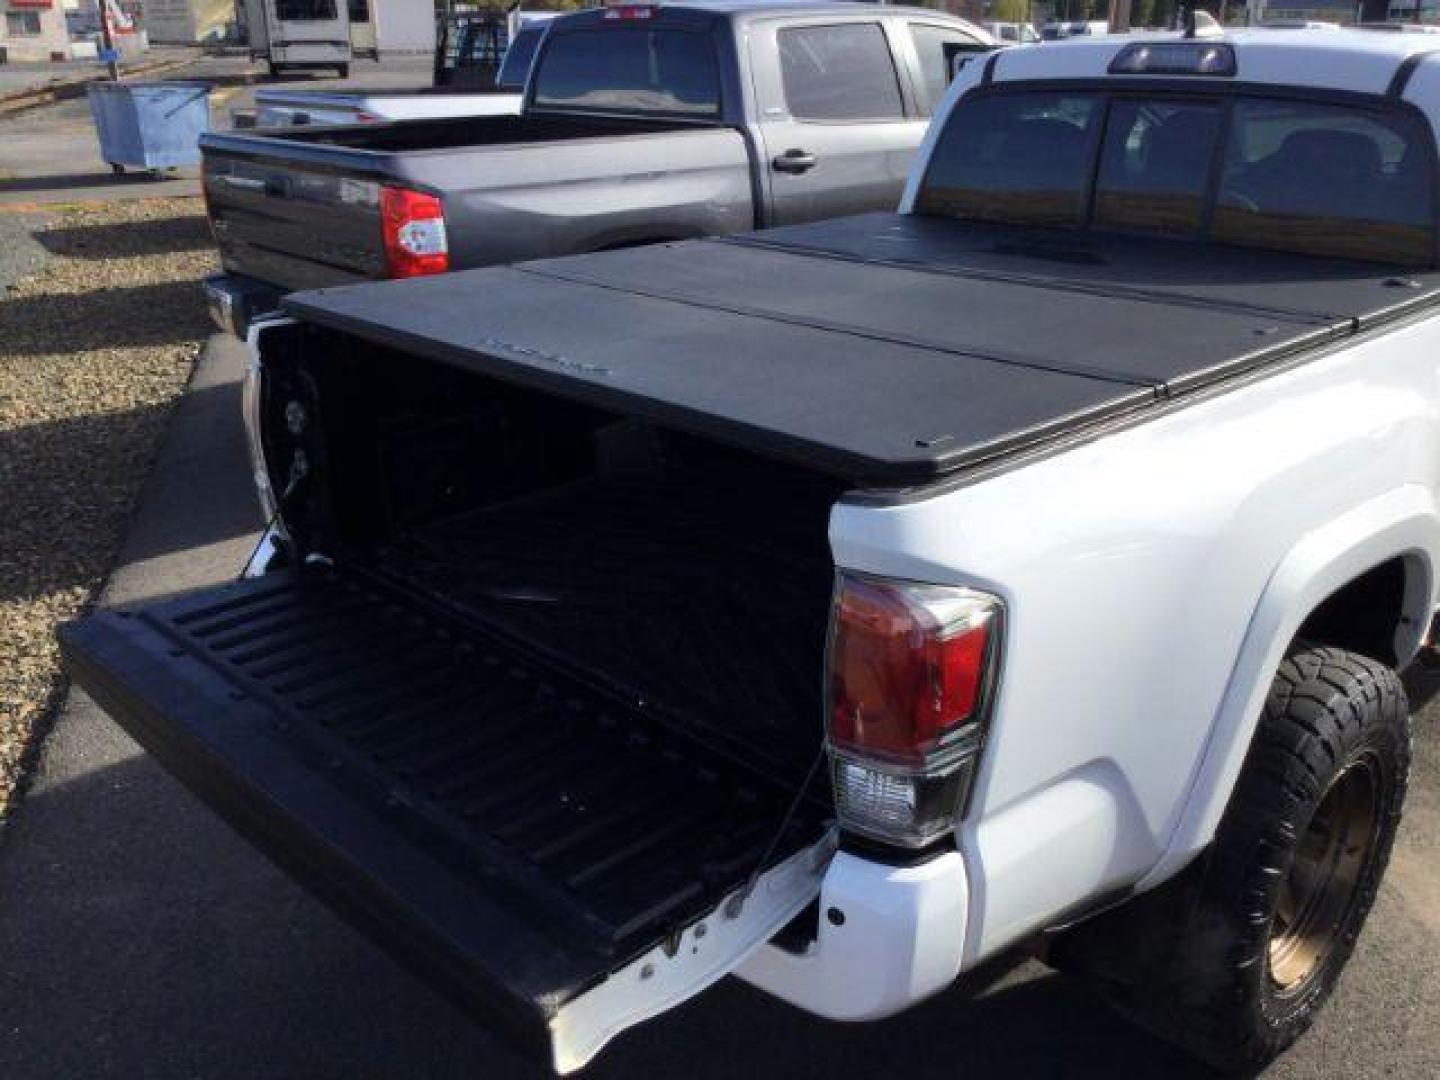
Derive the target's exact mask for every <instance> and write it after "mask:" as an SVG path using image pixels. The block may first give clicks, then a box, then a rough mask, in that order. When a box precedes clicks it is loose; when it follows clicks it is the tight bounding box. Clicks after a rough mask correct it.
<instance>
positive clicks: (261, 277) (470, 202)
mask: <svg viewBox="0 0 1440 1080" xmlns="http://www.w3.org/2000/svg"><path fill="white" fill-rule="evenodd" d="M201 148H202V150H203V152H204V153H203V156H204V169H203V172H204V175H203V183H204V187H205V194H206V200H207V208H208V213H209V215H210V220H211V224H212V226H213V229H214V232H215V238H216V242H217V244H218V245H219V248H220V257H221V261H222V263H223V265H224V268H225V270H226V271H227V272H229V273H232V274H240V275H244V276H246V277H248V278H253V279H255V280H257V281H260V282H264V283H266V284H268V285H271V286H275V287H278V288H280V289H283V290H291V289H310V288H315V287H317V286H322V285H335V284H344V283H350V282H355V281H362V280H367V279H380V278H384V277H386V276H387V270H386V265H385V254H384V239H383V232H382V227H381V221H380V212H379V185H381V184H390V185H396V186H399V187H404V188H409V189H413V190H419V191H427V192H436V193H438V194H439V195H440V197H441V198H442V201H443V204H444V210H445V221H446V231H447V236H448V239H449V250H450V265H451V267H452V268H455V269H462V268H465V267H475V266H488V265H492V264H498V263H504V262H513V261H515V260H516V259H519V258H522V257H526V258H533V257H535V255H536V254H537V253H547V254H549V253H554V254H559V253H561V252H566V251H574V250H592V249H597V248H601V247H608V246H612V245H613V244H615V243H623V242H625V241H626V239H627V237H628V238H636V237H641V238H644V237H645V236H646V234H647V232H652V231H653V230H659V234H660V235H662V236H663V235H670V236H674V235H688V234H691V233H701V232H703V233H707V234H708V233H730V232H735V231H736V230H738V229H744V228H751V227H753V225H754V224H755V217H754V206H753V202H752V187H751V184H752V177H751V163H750V154H749V151H748V149H747V144H746V142H745V139H744V137H743V136H742V134H741V133H740V132H739V131H738V130H736V129H734V128H731V127H725V126H723V125H719V124H700V123H693V122H684V121H670V120H649V119H624V118H610V117H601V116H595V117H584V116H569V117H567V116H561V115H541V114H534V113H531V114H527V115H525V116H472V117H464V118H456V119H445V120H412V121H406V122H404V123H375V124H348V125H331V126H320V127H307V126H299V127H289V128H274V129H266V130H264V131H260V132H233V133H232V132H221V133H212V134H208V135H205V136H202V138H201ZM676 222H680V223H681V224H678V225H677V224H675V223H676ZM671 229H674V230H676V231H669V230H671ZM649 238H653V234H652V235H651V236H650V237H649Z"/></svg>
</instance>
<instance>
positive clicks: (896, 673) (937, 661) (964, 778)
mask: <svg viewBox="0 0 1440 1080" xmlns="http://www.w3.org/2000/svg"><path fill="white" fill-rule="evenodd" d="M1003 615H1004V609H1003V606H1002V604H1001V602H1000V600H999V598H997V597H995V596H991V595H990V594H988V593H983V592H979V591H976V590H974V589H969V588H960V587H955V586H945V585H927V584H919V583H914V582H901V581H892V580H887V579H883V578H876V577H869V576H864V575H859V574H851V573H842V574H841V575H840V576H839V578H838V579H837V582H836V587H835V596H834V601H833V603H832V605H831V619H830V639H829V652H828V676H827V688H826V689H827V692H826V703H825V707H826V716H827V724H828V730H827V735H828V746H829V751H830V760H831V768H832V775H833V779H834V789H835V804H836V811H837V813H838V815H839V819H840V824H841V826H842V827H843V828H845V829H848V830H850V831H853V832H855V833H858V834H861V835H864V836H866V837H869V838H871V839H875V840H880V841H883V842H886V843H891V844H898V845H900V846H903V847H912V848H913V847H923V846H925V845H927V844H929V843H931V842H933V841H935V840H936V839H939V838H940V837H942V836H943V835H944V834H945V833H946V832H948V831H949V830H950V829H952V828H953V827H954V824H955V822H956V820H957V819H958V817H959V815H960V814H962V813H963V812H964V808H965V802H966V799H967V797H968V795H969V790H970V786H971V783H972V781H973V779H974V775H975V769H976V765H977V762H978V758H979V753H980V748H981V746H982V744H983V743H984V739H985V734H986V729H987V726H988V723H989V716H990V710H991V704H992V702H993V700H994V697H995V691H996V682H997V678H998V671H999V664H1000V651H1001V649H1000V647H1001V644H1002V636H1003V621H1004V619H1003Z"/></svg>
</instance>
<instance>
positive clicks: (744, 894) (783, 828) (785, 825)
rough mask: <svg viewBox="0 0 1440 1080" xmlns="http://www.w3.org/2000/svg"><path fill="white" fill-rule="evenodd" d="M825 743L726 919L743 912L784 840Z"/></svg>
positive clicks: (731, 902)
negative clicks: (756, 884)
mask: <svg viewBox="0 0 1440 1080" xmlns="http://www.w3.org/2000/svg"><path fill="white" fill-rule="evenodd" d="M825 753H826V748H825V743H824V742H821V744H820V749H819V750H818V751H817V752H816V754H815V758H814V760H812V761H811V762H810V768H808V769H806V770H805V779H804V780H802V781H800V786H799V787H798V788H796V789H795V795H794V797H793V798H791V800H790V805H789V807H788V808H787V809H786V811H785V816H784V817H782V818H781V819H780V824H779V825H778V826H777V827H776V829H775V832H774V833H773V834H772V835H771V837H770V842H769V843H768V844H766V845H765V851H764V853H762V854H761V856H760V859H759V861H757V862H756V863H755V869H754V870H752V871H750V876H749V877H748V878H746V880H745V886H744V888H742V889H741V890H740V891H739V892H738V893H736V894H735V895H734V896H732V897H731V898H730V900H729V902H728V903H726V905H725V916H726V918H730V919H736V918H739V917H740V912H741V911H742V910H744V907H745V901H746V900H748V899H749V898H750V894H751V893H753V892H754V891H755V883H756V882H758V881H759V880H760V875H761V874H763V873H764V872H765V867H766V865H767V864H768V863H769V862H770V858H771V856H773V855H774V854H775V849H776V848H777V847H779V846H780V841H781V840H783V839H784V838H785V833H786V832H788V831H789V829H790V823H791V822H792V821H793V820H795V814H796V813H797V812H798V811H799V809H800V804H801V803H802V802H804V800H805V793H806V792H808V791H809V790H810V785H811V784H813V783H814V782H815V774H816V773H817V772H819V771H820V763H821V762H822V761H824V760H825Z"/></svg>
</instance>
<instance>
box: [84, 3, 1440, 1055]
mask: <svg viewBox="0 0 1440 1080" xmlns="http://www.w3.org/2000/svg"><path fill="white" fill-rule="evenodd" d="M1437 126H1440V56H1435V55H1434V54H1431V53H1428V52H1427V51H1426V50H1425V48H1424V44H1423V38H1418V37H1410V36H1406V35H1378V34H1364V33H1359V32H1349V31H1341V32H1336V33H1333V34H1325V35H1316V34H1307V33H1299V34H1285V33H1270V32H1266V33H1260V34H1245V33H1240V34H1235V35H1233V36H1230V37H1223V38H1215V39H1198V40H1197V39H1182V38H1161V37H1154V38H1145V39H1140V40H1132V41H1126V40H1123V39H1111V40H1104V39H1097V40H1082V41H1078V42H1074V43H1068V44H1059V45H1055V46H1053V47H1052V46H1046V47H1044V48H1039V49H1019V50H1011V51H1005V52H1001V53H997V54H994V55H992V56H991V57H989V58H987V59H985V60H984V61H981V62H977V63H972V64H970V65H969V66H967V67H965V68H964V69H963V70H962V71H961V73H960V76H959V79H958V81H957V83H956V85H955V86H953V87H952V89H951V91H950V93H949V96H948V98H947V100H946V105H945V107H944V109H943V111H942V112H941V113H940V115H939V117H938V118H937V120H936V122H935V124H934V125H933V126H932V128H931V131H930V135H929V137H928V140H927V143H926V145H925V147H924V148H923V150H922V152H921V154H920V157H919V160H918V162H917V164H916V166H915V169H914V172H913V174H912V177H911V180H910V184H909V188H908V190H907V193H906V195H905V197H904V201H903V204H902V206H901V208H900V211H899V213H884V214H868V215H863V216H860V217H854V218H847V219H841V220H838V221H832V222H822V223H817V224H810V225H803V226H794V227H790V228H785V229H778V230H772V231H769V232H765V233H757V234H751V235H746V236H740V237H728V238H720V239H712V240H696V241H686V242H677V243H672V244H661V245H655V246H651V247H647V248H636V249H629V250H622V251H613V252H607V253H601V254H593V255H580V256H574V257H568V258H563V259H557V260H551V261H544V262H533V263H526V264H521V265H517V266H514V267H510V268H489V269H481V270H473V271H468V272H465V273H459V274H452V275H445V276H439V277H429V278H416V279H412V280H408V281H402V282H389V283H369V284H360V285H354V286H347V287H338V288H331V289H323V290H319V291H314V292H310V293H299V294H295V295H292V296H291V297H289V298H288V300H287V301H286V308H287V312H288V314H287V315H285V316H284V317H279V318H275V317H272V318H270V319H267V320H265V321H262V322H260V323H258V324H256V325H255V326H253V327H252V329H251V332H250V341H251V347H252V350H253V354H254V362H253V365H252V370H251V374H250V378H249V381H248V384H247V396H246V409H247V420H248V425H249V430H250V437H251V442H252V453H253V459H254V464H255V476H256V479H257V482H258V485H259V488H260V492H261V497H262V501H263V502H264V504H265V507H266V509H267V512H268V513H269V515H270V516H271V518H272V520H273V525H272V527H271V529H270V530H269V532H268V533H267V534H266V537H265V539H264V541H263V542H262V545H261V548H260V549H259V550H258V551H257V553H256V555H255V557H254V558H253V560H252V562H251V564H250V566H249V568H248V571H247V575H246V576H245V578H244V579H242V580H239V581H237V582H235V583H232V584H229V585H225V586H223V587H220V588H217V589H214V590H210V591H206V592H201V593H196V594H190V595H186V596H182V597H179V598H177V599H172V600H168V601H164V602H161V603H159V604H156V605H153V606H150V607H147V608H142V609H136V610H121V611H107V612H101V613H98V614H96V615H94V616H92V617H90V618H89V619H87V620H84V621H82V622H80V623H77V624H73V625H71V626H69V627H68V628H66V629H64V630H63V631H62V643H63V648H64V651H65V654H66V657H67V662H68V664H69V666H70V670H71V671H72V672H73V673H74V676H75V678H76V679H77V680H78V682H79V683H80V684H81V685H82V686H84V687H85V688H86V689H87V690H89V692H90V693H91V694H92V695H93V696H94V697H95V698H96V699H97V700H98V701H99V702H100V703H101V704H102V705H103V706H104V707H106V708H107V709H108V710H109V711H110V712H111V713H112V714H113V715H114V716H115V717H116V718H117V719H118V720H119V721H120V722H121V723H122V724H123V725H124V726H125V727H126V728H127V729H128V730H129V731H130V732H132V733H133V734H134V735H135V737H136V738H137V739H138V740H139V741H140V742H141V743H142V744H144V745H145V746H146V747H147V748H148V749H149V750H150V751H151V752H152V753H153V754H154V755H155V756H156V757H157V758H158V759H159V760H160V761H161V762H162V763H163V764H164V765H166V766H167V767H168V768H169V769H171V770H172V771H173V772H174V773H175V774H176V775H177V776H179V777H180V778H181V779H182V780H183V781H184V782H185V783H186V784H188V785H189V786H190V787H191V788H192V789H193V790H194V791H195V792H196V793H197V794H198V795H199V796H200V797H201V798H203V799H205V800H206V801H207V802H209V803H210V804H211V805H212V806H213V807H214V808H215V809H216V810H217V811H218V812H219V813H220V814H222V815H223V816H224V817H225V818H226V819H227V820H229V821H230V822H232V823H233V824H234V825H235V826H236V827H237V828H239V829H240V830H241V831H242V832H243V833H244V834H245V835H246V836H248V837H249V838H250V839H251V840H252V841H253V842H254V843H256V844H257V845H258V846H259V847H260V848H261V849H263V850H265V851H266V852H268V853H269V854H270V855H272V856H273V857H274V858H275V859H277V860H278V861H279V862H280V863H281V865H282V866H284V867H285V868H286V869H287V870H288V871H290V872H291V873H292V874H294V875H295V877H296V878H297V879H299V880H301V881H303V882H305V883H306V884H308V885H309V886H310V887H311V888H313V889H314V890H315V891H316V892H317V893H318V894H319V895H321V896H322V897H324V898H325V899H326V900H328V901H329V902H330V903H332V904H333V905H334V906H335V908H336V909H337V910H338V911H340V912H341V913H343V914H344V915H345V916H347V917H348V918H350V919H351V920H353V921H354V922H355V923H356V924H357V925H358V926H360V927H362V928H363V929H364V930H365V931H366V932H368V933H369V934H370V935H372V936H373V937H374V939H375V940H376V941H378V942H380V943H381V944H382V945H384V946H385V947H387V948H388V949H390V950H391V951H392V952H393V954H394V955H395V956H397V957H398V958H400V959H401V960H402V961H404V962H405V963H407V964H409V965H410V966H411V967H413V968H414V969H415V970H417V971H419V972H420V973H422V974H423V975H424V976H425V977H427V978H428V979H430V980H431V981H432V982H433V983H434V984H435V985H436V986H438V987H440V988H441V989H443V990H445V991H447V992H449V993H450V994H452V995H453V996H454V997H455V998H456V999H457V1000H458V1001H460V1002H461V1003H463V1004H464V1005H465V1006H467V1007H469V1008H470V1009H471V1010H472V1011H473V1013H474V1015H475V1016H476V1017H477V1018H479V1019H481V1020H482V1021H483V1022H485V1023H487V1024H489V1025H491V1026H493V1027H495V1028H497V1029H499V1030H501V1031H503V1032H505V1033H507V1034H509V1035H510V1036H512V1037H513V1039H514V1041H515V1043H516V1044H517V1045H520V1046H523V1047H526V1048H528V1049H530V1050H531V1051H533V1052H535V1053H536V1054H538V1055H539V1056H540V1057H541V1058H543V1059H544V1060H545V1061H547V1062H548V1063H550V1064H551V1065H552V1066H553V1067H554V1068H555V1069H556V1070H558V1071H560V1072H569V1071H571V1070H574V1069H577V1068H579V1067H581V1066H583V1065H584V1064H585V1063H586V1062H587V1061H589V1060H590V1059H591V1058H592V1057H593V1056H594V1055H595V1054H596V1053H597V1052H598V1051H599V1050H600V1049H601V1048H602V1047H603V1046H604V1045H605V1043H606V1042H607V1041H608V1040H610V1039H611V1038H613V1037H614V1036H616V1035H617V1034H619V1033H620V1032H622V1031H624V1030H625V1029H627V1028H629V1027H631V1026H633V1025H635V1024H637V1023H639V1022H641V1021H643V1020H646V1019H648V1018H650V1017H654V1016H656V1015H658V1014H660V1013H662V1012H664V1011H666V1010H667V1009H669V1008H671V1007H673V1006H674V1005H676V1004H678V1003H680V1002H682V1001H684V1000H686V999H687V998H689V997H691V996H693V995H695V994H696V993H698V992H699V991H701V990H702V989H704V988H705V987H706V986H708V985H710V984H711V983H713V982H715V981H716V980H718V979H720V978H722V977H723V976H724V975H726V974H727V973H732V972H733V973H735V974H737V975H738V976H739V977H741V978H743V979H745V980H747V981H749V982H751V983H753V984H754V985H756V986H758V987H761V988H763V989H764V990H766V991H768V992H769V993H771V994H773V995H774V996H775V997H776V998H778V999H780V1000H783V1001H787V1002H790V1003H792V1004H794V1005H797V1006H799V1007H800V1008H802V1009H806V1010H809V1011H810V1012H813V1013H816V1014H819V1015H821V1016H824V1017H829V1018H833V1019H837V1020H848V1021H860V1020H871V1019H875V1018H878V1017H884V1016H889V1015H891V1014H893V1013H896V1012H899V1011H900V1010H903V1009H905V1008H907V1007H909V1006H911V1005H913V1004H914V1003H915V1002H917V1001H920V1000H921V999H924V998H926V997H928V996H930V995H932V994H935V993H936V992H938V991H940V990H941V989H943V988H945V987H946V986H948V985H949V984H950V983H951V982H952V981H953V980H955V979H956V978H957V977H962V976H964V975H965V974H966V973H967V972H969V971H971V970H973V969H975V968H976V967H977V965H980V964H982V963H983V962H985V961H986V960H987V958H991V957H994V956H996V955H997V954H998V953H1001V952H1002V951H1004V950H1010V949H1014V948H1017V947H1020V946H1025V945H1035V946H1039V947H1040V951H1041V952H1042V954H1043V955H1045V956H1046V957H1048V958H1049V959H1051V960H1052V961H1053V962H1055V963H1056V964H1059V965H1063V966H1065V967H1066V968H1068V969H1070V970H1075V971H1079V972H1083V973H1087V974H1088V975H1089V976H1090V977H1092V978H1093V979H1094V981H1095V985H1096V986H1097V987H1099V988H1100V989H1101V990H1102V991H1103V992H1104V993H1105V994H1106V995H1107V996H1108V997H1109V998H1110V999H1112V1000H1113V1001H1115V1002H1116V1003H1117V1004H1118V1005H1119V1006H1120V1007H1122V1008H1123V1009H1124V1010H1125V1011H1126V1012H1128V1013H1129V1014H1130V1015H1131V1016H1134V1017H1136V1018H1137V1019H1138V1020H1140V1021H1141V1022H1142V1023H1144V1024H1147V1025H1149V1026H1150V1027H1152V1028H1153V1029H1155V1030H1156V1031H1159V1032H1161V1033H1162V1034H1164V1035H1166V1036H1167V1037H1169V1038H1171V1039H1173V1040H1175V1041H1176V1042H1177V1043H1179V1044H1181V1045H1183V1046H1185V1047H1187V1048H1188V1049H1189V1050H1191V1051H1193V1052H1194V1053H1195V1054H1196V1055H1198V1056H1199V1057H1200V1058H1202V1059H1204V1060H1205V1061H1207V1062H1210V1063H1211V1064H1213V1065H1217V1066H1220V1067H1223V1068H1227V1069H1253V1068H1255V1067H1258V1066H1260V1065H1261V1064H1263V1063H1264V1062H1266V1061H1268V1060H1269V1059H1271V1058H1273V1057H1274V1056H1275V1055H1277V1054H1279V1053H1280V1052H1281V1051H1282V1050H1284V1048H1285V1047H1286V1046H1288V1045H1289V1044H1290V1043H1291V1042H1292V1041H1293V1040H1294V1039H1295V1038H1297V1037H1298V1036H1299V1035H1300V1034H1301V1033H1302V1032H1303V1031H1304V1029H1305V1028H1306V1026H1307V1025H1308V1024H1309V1023H1310V1021H1311V1019H1312V1017H1313V1016H1314V1014H1315V1012H1316V1010H1317V1009H1318V1008H1319V1006H1320V1005H1321V1004H1322V1003H1323V1002H1324V1001H1325V1000H1326V998H1327V996H1328V995H1329V993H1330V991H1331V989H1332V988H1333V986H1334V985H1335V983H1336V980H1337V979H1338V978H1339V976H1340V972H1341V969H1342V968H1343V967H1344V965H1345V962H1346V960H1347V958H1348V956H1349V954H1350V952H1351V949H1352V947H1353V946H1354V944H1355V941H1356V937H1357V935H1358V934H1359V933H1360V931H1361V928H1362V925H1363V924H1364V921H1365V918H1366V915H1367V914H1368V912H1369V910H1370V907H1371V904H1372V902H1373V901H1374V899H1375V895H1376V890H1377V888H1378V887H1379V884H1380V881H1381V877H1382V874H1383V873H1384V870H1385V865H1386V861H1387V858H1388V856H1389V852H1390V848H1391V842H1392V840H1393V838H1394V835H1395V829H1396V825H1397V822H1398V820H1399V816H1400V811H1401V805H1402V802H1403V799H1404V795H1405V789H1406V781H1407V774H1408V770H1409V767H1410V733H1409V719H1408V709H1407V705H1406V701H1405V696H1404V692H1403V689H1402V687H1401V684H1400V682H1399V680H1398V678H1397V676H1396V674H1395V672H1396V669H1397V668H1399V667H1402V666H1403V665H1405V664H1406V663H1407V662H1408V661H1409V660H1410V659H1411V658H1412V657H1413V656H1414V655H1415V654H1416V651H1417V650H1418V649H1419V648H1420V646H1421V644H1422V642H1423V640H1424V639H1425V637H1426V634H1427V632H1428V629H1429V626H1430V623H1431V617H1432V613H1433V612H1434V610H1435V608H1436V600H1437V581H1436V566H1437V562H1440V270H1437V251H1440V249H1437V243H1440V240H1437V209H1436V208H1437V201H1440V187H1437V181H1436V171H1437V163H1436V138H1435V133H1436V129H1437ZM197 857H201V858H203V853H197ZM277 917H283V916H281V915H279V914H278V913H277Z"/></svg>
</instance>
